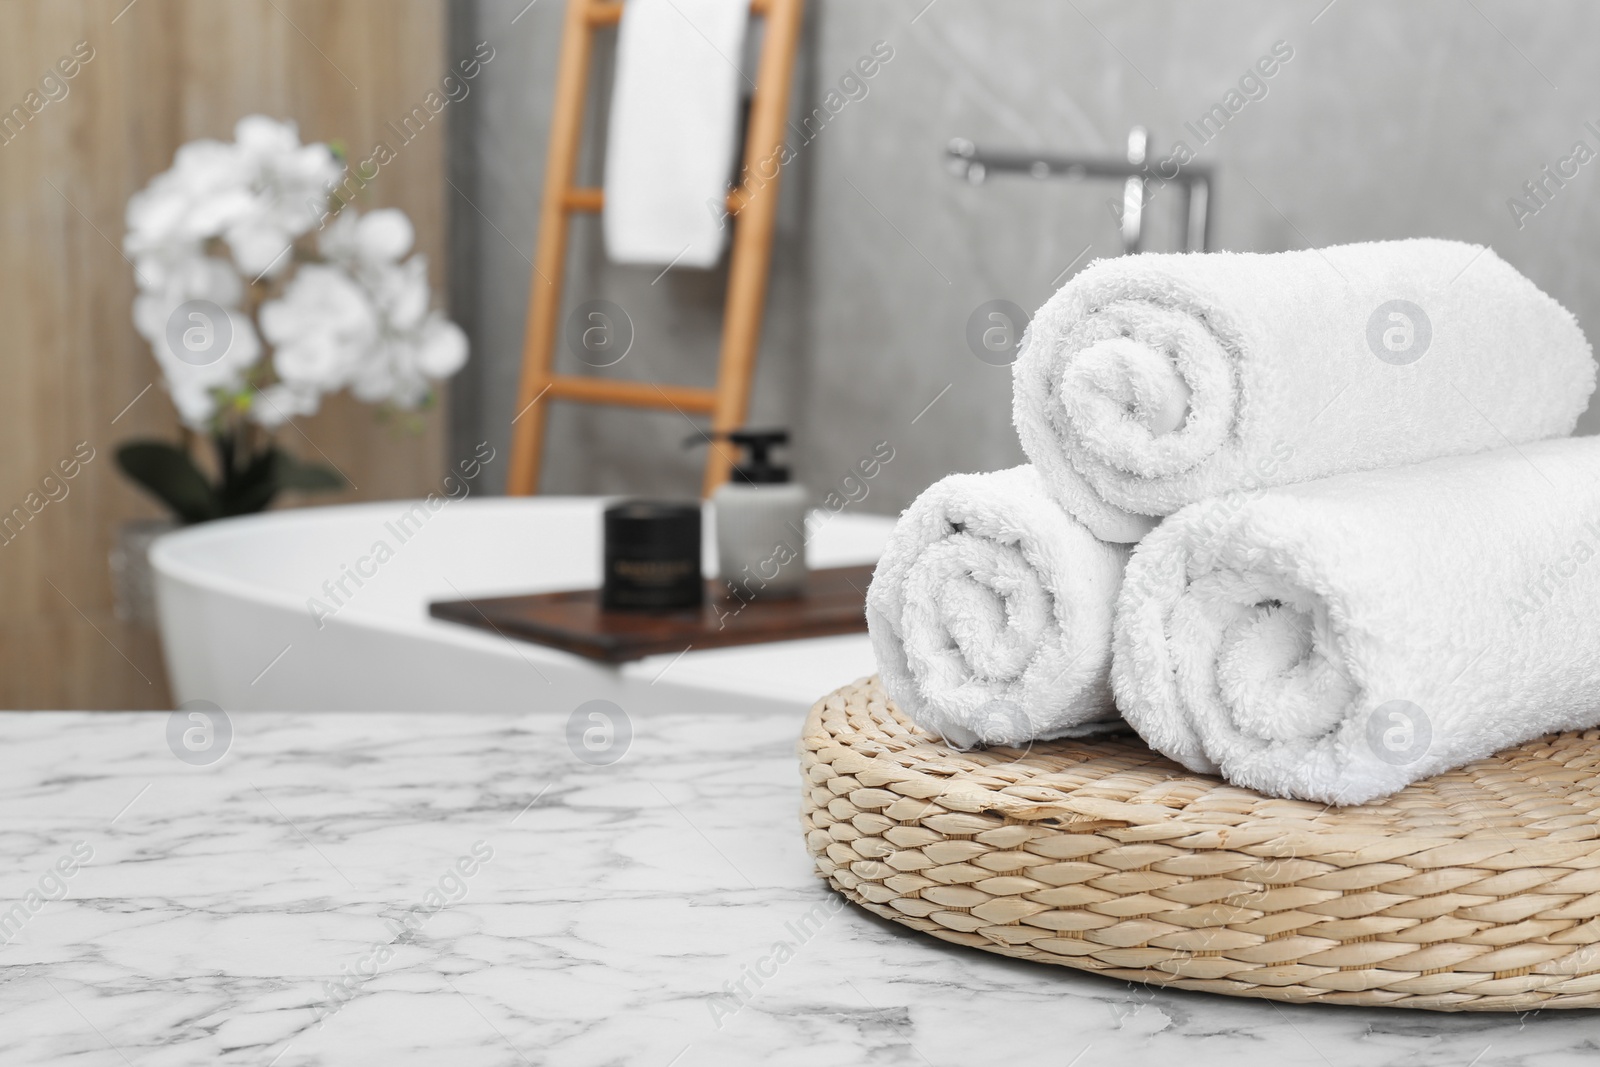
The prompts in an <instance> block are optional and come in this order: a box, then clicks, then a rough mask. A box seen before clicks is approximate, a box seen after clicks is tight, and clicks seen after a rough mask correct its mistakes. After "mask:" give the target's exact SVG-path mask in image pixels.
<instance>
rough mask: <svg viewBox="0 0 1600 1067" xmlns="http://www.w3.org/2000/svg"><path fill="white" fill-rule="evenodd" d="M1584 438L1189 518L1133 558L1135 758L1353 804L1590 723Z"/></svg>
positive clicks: (1598, 695)
mask: <svg viewBox="0 0 1600 1067" xmlns="http://www.w3.org/2000/svg"><path fill="white" fill-rule="evenodd" d="M1597 555H1600V438H1592V437H1575V438H1569V439H1567V440H1560V441H1543V442H1539V443H1536V444H1530V445H1524V446H1522V447H1520V448H1508V449H1501V450H1499V451H1496V452H1488V453H1481V454H1479V455H1475V456H1453V457H1449V458H1445V459H1436V460H1431V461H1429V462H1427V463H1422V464H1417V465H1415V466H1411V467H1399V468H1395V469H1392V470H1383V471H1368V472H1364V473H1359V474H1344V475H1340V476H1338V477H1335V478H1329V479H1325V480H1323V481H1316V482H1306V483H1302V484H1300V485H1294V486H1283V487H1279V488H1275V489H1267V490H1264V491H1262V492H1261V493H1260V494H1258V495H1257V496H1256V497H1254V498H1253V499H1239V500H1237V501H1235V502H1232V503H1230V502H1228V501H1227V500H1226V499H1222V498H1219V499H1216V500H1209V501H1203V502H1201V503H1197V504H1192V505H1190V506H1189V507H1187V508H1184V509H1183V510H1181V511H1179V512H1177V513H1176V514H1174V515H1172V516H1170V517H1169V518H1167V520H1166V521H1165V522H1163V523H1162V524H1161V526H1160V527H1158V528H1157V529H1156V531H1155V532H1154V533H1152V534H1151V535H1150V536H1149V537H1147V538H1145V540H1144V541H1143V542H1142V543H1141V544H1140V545H1139V547H1138V548H1137V549H1135V550H1134V553H1133V559H1132V561H1131V562H1130V563H1129V565H1128V573H1127V577H1126V579H1125V581H1124V583H1123V586H1122V592H1121V594H1120V598H1119V602H1118V606H1117V627H1116V644H1115V657H1114V664H1113V667H1112V679H1113V681H1114V683H1115V687H1116V694H1117V703H1118V706H1119V707H1120V708H1121V709H1122V714H1123V716H1124V717H1125V718H1126V719H1127V720H1128V722H1129V723H1131V724H1132V725H1133V727H1134V729H1136V730H1138V731H1139V733H1140V735H1141V736H1143V737H1144V739H1145V740H1146V741H1147V742H1148V743H1149V744H1150V745H1151V746H1152V747H1153V748H1156V749H1159V750H1160V751H1161V752H1164V753H1166V754H1167V755H1168V756H1170V757H1172V758H1173V759H1175V760H1177V761H1178V762H1179V763H1182V764H1183V765H1184V766H1186V767H1188V768H1189V769H1191V770H1194V771H1200V772H1204V773H1217V772H1219V771H1220V773H1221V774H1222V775H1223V776H1224V777H1226V778H1227V779H1228V780H1229V781H1230V782H1233V783H1234V784H1235V785H1240V786H1247V787H1249V788H1251V789H1256V790H1259V791H1261V792H1263V793H1269V794H1272V795H1274V796H1282V797H1298V798H1301V799H1305V800H1319V801H1324V802H1328V803H1333V804H1354V803H1359V802H1362V801H1366V800H1371V799H1373V798H1375V797H1382V796H1387V795H1388V794H1390V793H1392V792H1394V791H1395V790H1397V789H1400V788H1401V787H1403V786H1404V785H1406V784H1407V783H1408V782H1413V781H1416V780H1418V779H1420V778H1425V777H1427V776H1429V775H1432V774H1437V773H1439V772H1441V771H1446V770H1449V769H1451V768H1453V767H1458V766H1460V765H1462V764H1464V763H1467V762H1470V761H1471V760H1474V759H1478V758H1480V757H1483V756H1487V755H1490V754H1492V753H1494V752H1496V751H1498V750H1500V749H1502V748H1505V747H1507V746H1509V745H1515V744H1518V743H1520V742H1523V741H1527V740H1530V739H1532V738H1535V737H1539V736H1541V735H1542V734H1545V733H1549V732H1551V731H1556V730H1569V729H1579V728H1587V727H1592V726H1595V725H1596V724H1600V620H1597V619H1596V615H1595V605H1596V604H1600V559H1597V558H1596V556H1597Z"/></svg>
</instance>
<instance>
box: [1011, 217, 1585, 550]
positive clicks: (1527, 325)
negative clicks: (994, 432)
mask: <svg viewBox="0 0 1600 1067" xmlns="http://www.w3.org/2000/svg"><path fill="white" fill-rule="evenodd" d="M1013 374H1014V392H1013V402H1012V407H1013V410H1012V418H1013V421H1014V422H1015V424H1016V427H1017V433H1018V435H1019V436H1020V437H1021V439H1022V447H1023V450H1024V451H1026V452H1027V454H1028V458H1029V459H1031V460H1032V461H1033V463H1034V464H1035V465H1036V466H1037V467H1038V468H1039V471H1040V473H1041V474H1042V475H1044V478H1045V480H1046V482H1048V483H1049V485H1050V489H1051V492H1053V493H1054V494H1055V495H1056V498H1057V499H1058V500H1060V501H1061V503H1062V505H1063V506H1064V507H1065V508H1066V509H1067V510H1068V511H1069V512H1071V513H1072V514H1073V515H1074V516H1076V517H1077V519H1078V520H1079V521H1080V522H1082V523H1084V524H1085V525H1086V526H1088V527H1089V528H1090V529H1091V530H1093V531H1094V532H1095V533H1096V534H1097V535H1098V536H1100V537H1101V538H1103V539H1105V540H1111V541H1137V540H1138V539H1139V538H1140V537H1141V536H1143V535H1144V534H1145V533H1147V532H1148V531H1149V530H1150V528H1151V527H1152V526H1153V525H1154V524H1155V521H1156V519H1157V518H1159V517H1160V516H1163V515H1167V514H1170V513H1171V512H1173V511H1176V510H1177V509H1178V508H1180V507H1182V506H1183V505H1185V504H1188V503H1191V502H1193V501H1195V500H1199V499H1202V498H1204V497H1209V496H1216V495H1219V494H1221V493H1225V492H1227V491H1229V490H1232V489H1236V488H1239V487H1241V486H1256V487H1259V486H1262V485H1284V484H1288V483H1291V482H1299V481H1305V480H1308V479H1311V478H1320V477H1325V476H1327V475H1330V474H1339V473H1343V472H1345V471H1351V470H1371V469H1374V468H1378V467H1390V466H1396V465H1399V464H1404V463H1415V462H1418V461H1420V460H1425V459H1431V458H1434V457H1436V456H1446V455H1459V454H1464V453H1469V452H1478V451H1483V450H1487V449H1492V448H1500V447H1503V446H1504V445H1506V444H1507V443H1511V444H1522V443H1523V442H1526V441H1536V440H1541V439H1543V438H1547V437H1557V436H1562V435H1565V434H1568V433H1571V432H1572V428H1573V425H1574V424H1575V423H1576V421H1577V418H1578V416H1579V414H1581V413H1582V412H1583V410H1584V408H1585V407H1586V406H1587V403H1588V398H1589V394H1590V392H1592V391H1593V389H1594V379H1595V368H1594V359H1593V356H1592V354H1591V353H1590V350H1589V344H1588V342H1587V341H1586V340H1585V339H1584V336H1583V332H1582V330H1580V329H1579V328H1578V325H1577V323H1576V322H1575V321H1574V319H1573V317H1572V315H1571V314H1570V313H1569V312H1568V311H1567V310H1566V309H1565V308H1563V307H1562V306H1561V305H1560V304H1558V303H1556V302H1555V301H1554V300H1553V299H1551V298H1550V297H1549V296H1547V295H1545V294H1544V293H1543V292H1541V291H1540V290H1539V288H1538V287H1537V286H1535V285H1534V284H1533V283H1532V282H1530V281H1529V280H1528V279H1527V278H1524V277H1523V276H1522V275H1521V274H1518V273H1517V271H1516V270H1514V269H1513V268H1512V267H1511V266H1510V265H1508V264H1507V263H1506V262H1505V261H1504V260H1502V259H1501V258H1500V257H1499V256H1497V255H1495V254H1494V252H1493V251H1491V250H1489V249H1487V248H1479V247H1477V246H1474V245H1466V244H1460V243H1458V242H1455V241H1438V240H1410V241H1383V242H1376V243H1371V244H1355V245H1344V246H1342V247H1338V248H1326V249H1321V250H1311V251H1301V252H1276V253H1271V254H1264V255H1263V254H1238V253H1230V252H1219V253H1213V254H1207V255H1141V256H1130V257H1127V258H1124V259H1114V260H1106V261H1102V262H1098V263H1095V264H1093V265H1091V266H1090V267H1089V268H1088V269H1086V270H1084V271H1083V273H1081V274H1080V275H1078V276H1077V277H1076V278H1074V279H1073V280H1072V281H1071V282H1069V283H1067V284H1066V285H1065V286H1063V287H1062V288H1061V290H1060V291H1059V292H1057V293H1056V294H1055V296H1053V297H1051V298H1050V300H1049V301H1048V302H1047V303H1046V304H1045V305H1044V307H1043V308H1042V309H1040V311H1039V313H1038V314H1037V315H1036V316H1035V317H1034V319H1033V321H1032V323H1031V324H1030V325H1029V327H1028V331H1027V337H1026V338H1025V341H1024V344H1023V346H1022V350H1021V352H1020V354H1019V356H1018V358H1017V362H1016V364H1015V366H1014V367H1013Z"/></svg>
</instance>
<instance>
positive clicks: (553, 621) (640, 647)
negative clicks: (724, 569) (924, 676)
mask: <svg viewBox="0 0 1600 1067" xmlns="http://www.w3.org/2000/svg"><path fill="white" fill-rule="evenodd" d="M872 569H873V568H872V566H871V565H870V564H869V565H866V566H861V567H833V568H828V569H824V570H814V571H812V572H811V574H810V575H809V576H808V578H807V584H806V593H805V595H804V596H802V597H796V598H791V599H787V600H782V599H775V598H766V599H763V598H762V597H759V596H758V597H756V598H755V599H753V600H750V601H746V602H744V603H742V604H741V602H740V601H737V600H731V599H725V598H723V597H722V596H721V594H722V593H723V592H724V586H723V584H722V583H721V582H717V581H708V582H706V602H705V604H704V606H702V607H700V608H695V609H690V610H688V611H675V612H662V613H646V612H637V611H602V610H601V609H600V590H598V589H576V590H572V591H569V592H564V593H538V594H533V595H529V596H506V597H493V598H490V599H487V600H443V601H439V602H438V603H435V604H430V605H429V606H428V613H429V614H430V615H432V616H433V617H434V618H436V619H447V620H449V621H450V622H459V623H463V624H465V625H467V626H475V627H478V628H479V629H484V630H493V631H494V632H495V633H498V634H500V635H501V636H503V637H515V638H519V639H521V640H523V641H531V642H533V643H534V644H540V645H549V646H551V647H552V648H559V649H561V650H562V651H564V652H574V653H577V654H578V655H580V656H587V657H588V658H589V659H596V660H600V661H601V662H604V663H626V662H627V661H629V660H635V659H643V658H644V657H645V656H653V655H657V654H659V653H663V652H683V651H685V650H687V649H690V648H727V647H729V646H731V645H753V644H760V643H763V642H767V641H793V640H796V639H799V638H803V637H830V636H833V635H835V634H853V633H865V632H866V630H867V618H866V604H867V583H868V582H870V581H871V580H872Z"/></svg>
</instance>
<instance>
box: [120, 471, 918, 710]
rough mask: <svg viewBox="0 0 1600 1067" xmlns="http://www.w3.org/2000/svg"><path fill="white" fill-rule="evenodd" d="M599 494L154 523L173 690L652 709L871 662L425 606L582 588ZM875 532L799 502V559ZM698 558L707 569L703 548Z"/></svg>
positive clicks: (758, 697) (246, 702)
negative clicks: (163, 530)
mask: <svg viewBox="0 0 1600 1067" xmlns="http://www.w3.org/2000/svg"><path fill="white" fill-rule="evenodd" d="M440 499H441V498H435V502H436V505H437V502H438V501H439V500H440ZM606 502H607V501H606V500H604V499H601V498H593V497H538V498H507V497H499V498H485V499H464V500H458V501H457V500H445V501H444V503H443V506H438V507H437V510H430V509H429V508H428V505H427V504H426V503H424V502H419V501H386V502H382V503H376V504H356V505H346V506H342V507H330V508H308V509H303V510H292V511H280V512H273V513H270V514H265V515H257V516H251V517H248V518H241V519H229V520H224V521H221V522H212V523H206V524H204V525H201V526H196V527H192V528H189V529H186V530H181V531H179V532H177V533H174V534H170V535H168V536H166V537H164V538H162V539H161V540H160V541H158V542H157V543H156V545H155V547H154V548H153V549H152V551H151V562H152V564H153V566H154V569H155V572H156V598H157V606H158V610H159V613H160V622H161V636H162V643H163V645H164V647H165V651H166V659H167V670H168V673H169V675H170V677H171V680H172V686H173V692H174V696H175V698H176V699H177V700H178V701H180V702H186V701H191V700H204V701H210V702H212V703H214V704H216V705H217V706H218V707H220V708H222V709H223V710H225V711H234V710H240V711H244V710H318V711H320V710H354V711H361V710H374V711H378V710H384V711H397V710H398V711H405V710H411V711H454V710H461V711H477V710H484V711H535V710H538V711H553V712H560V713H563V714H566V713H569V712H571V711H572V710H573V709H575V708H576V707H577V705H579V704H581V703H583V702H584V701H588V700H593V699H597V698H598V699H606V700H610V701H613V702H615V703H616V704H617V705H618V706H619V707H621V708H622V709H623V710H624V711H627V712H629V713H630V714H632V713H635V712H637V711H643V710H646V709H647V708H648V707H652V706H655V707H663V708H667V709H684V708H691V707H692V708H698V709H712V710H727V711H736V712H741V713H749V712H761V711H769V712H770V711H786V712H796V711H803V710H804V709H805V708H807V707H809V706H810V704H811V703H812V702H813V701H814V700H815V699H816V698H817V697H818V696H820V695H821V694H823V693H826V692H829V691H830V690H832V689H834V688H836V687H838V686H839V685H842V684H844V683H846V682H849V681H851V680H852V679H854V678H857V677H860V676H862V675H866V674H870V673H872V671H873V664H872V654H871V650H870V648H869V645H868V641H867V637H866V635H865V634H859V635H855V634H852V635H846V636H841V637H826V638H813V639H809V640H804V641H785V642H777V643H772V644H766V645H750V646H744V647H739V648H726V649H708V650H705V651H699V650H694V649H691V650H689V651H688V652H685V653H682V654H680V655H675V656H673V655H666V656H652V657H650V658H647V659H642V660H638V661H636V662H634V663H629V664H625V665H622V666H608V665H605V664H601V663H596V662H593V661H590V660H587V659H583V658H581V657H579V656H575V655H571V654H569V653H565V652H559V651H556V650H554V649H549V648H545V647H542V646H539V645H534V644H529V643H527V642H522V641H514V640H511V639H509V638H503V637H499V636H497V635H496V634H494V633H491V632H488V631H482V630H476V629H472V628H469V627H465V626H461V625H459V624H456V623H450V622H444V621H441V620H438V619H434V618H431V617H429V615H428V604H429V603H430V602H431V601H435V600H461V599H476V598H478V597H488V596H501V595H508V594H513V593H524V592H545V591H553V590H558V589H574V588H581V587H584V586H594V585H597V584H599V581H600V559H599V555H600V522H601V512H602V511H603V509H604V506H605V504H606ZM891 526H892V521H891V520H889V519H885V518H880V517H874V516H860V515H851V514H848V513H839V514H829V513H826V512H817V513H814V514H813V516H812V531H813V533H812V536H811V539H810V542H809V544H808V546H807V552H808V555H809V558H810V560H811V563H812V565H813V566H823V567H829V566H843V565H846V564H854V563H871V562H874V561H876V559H877V558H878V554H879V552H880V551H881V550H882V547H883V543H884V540H885V538H886V537H887V535H888V532H889V530H890V528H891ZM708 540H710V539H709V538H708ZM380 545H381V546H383V548H380V547H379V546H380ZM384 549H387V551H385V550H384ZM705 562H706V565H707V568H708V571H707V573H712V572H711V570H710V569H709V568H711V567H713V566H714V563H715V560H714V556H713V554H712V552H711V550H710V549H709V548H708V551H707V558H706V561H705Z"/></svg>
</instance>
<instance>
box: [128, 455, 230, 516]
mask: <svg viewBox="0 0 1600 1067" xmlns="http://www.w3.org/2000/svg"><path fill="white" fill-rule="evenodd" d="M117 465H118V466H119V467H121V468H122V470H123V473H124V474H126V475H127V476H128V477H129V478H131V479H133V480H134V481H135V482H136V483H138V484H139V485H140V486H141V487H143V488H144V489H145V490H146V491H147V492H149V493H150V494H151V495H152V496H154V497H155V498H156V499H157V500H159V501H161V502H162V503H163V504H165V505H166V506H167V507H168V508H170V509H171V511H172V513H173V515H175V516H176V517H177V518H178V520H179V521H180V522H184V523H193V522H205V521H206V520H208V519H215V518H217V517H218V516H219V515H220V514H221V513H222V509H221V506H220V501H218V499H217V494H216V491H215V490H214V489H213V488H212V487H211V483H209V482H208V481H206V476H205V475H204V474H202V473H201V471H200V468H199V467H197V466H195V463H194V460H193V459H192V458H191V457H190V456H189V453H188V452H186V451H184V450H183V449H181V448H179V447H177V446H176V445H172V444H168V443H167V442H165V441H131V442H129V443H128V444H125V445H123V446H122V447H121V448H119V449H117Z"/></svg>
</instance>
